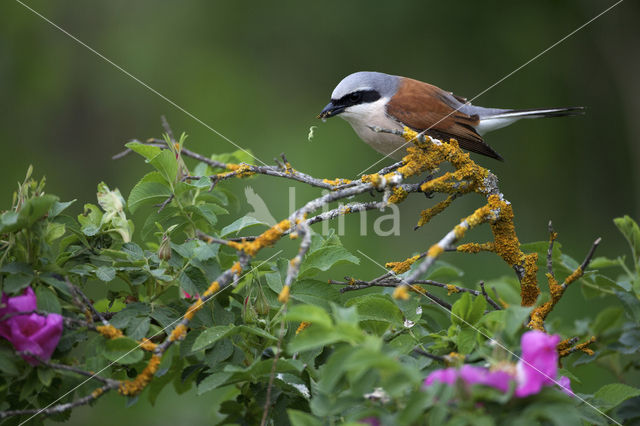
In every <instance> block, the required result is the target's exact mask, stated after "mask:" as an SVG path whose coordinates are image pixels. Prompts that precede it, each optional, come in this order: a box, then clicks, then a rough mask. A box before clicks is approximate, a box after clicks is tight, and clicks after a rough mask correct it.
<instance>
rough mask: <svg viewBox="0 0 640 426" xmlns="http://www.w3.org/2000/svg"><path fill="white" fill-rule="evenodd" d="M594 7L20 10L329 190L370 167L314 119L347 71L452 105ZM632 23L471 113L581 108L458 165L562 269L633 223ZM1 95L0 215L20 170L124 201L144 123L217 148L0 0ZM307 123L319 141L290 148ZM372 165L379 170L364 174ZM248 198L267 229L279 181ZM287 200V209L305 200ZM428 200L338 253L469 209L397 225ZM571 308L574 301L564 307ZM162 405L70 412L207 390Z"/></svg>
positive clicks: (552, 61) (612, 242) (400, 255)
mask: <svg viewBox="0 0 640 426" xmlns="http://www.w3.org/2000/svg"><path fill="white" fill-rule="evenodd" d="M613 3H614V2H613V1H611V2H605V1H591V0H581V1H579V0H575V1H564V2H559V1H551V0H548V1H547V0H545V1H538V2H535V3H523V2H506V1H503V2H499V1H489V2H455V3H453V2H436V1H413V2H409V1H407V2H390V1H387V2H381V1H376V2H374V1H349V2H337V1H324V2H299V1H281V2H277V3H273V2H249V1H233V2H220V1H204V0H201V1H187V2H172V1H138V2H128V1H122V0H112V1H109V2H81V3H78V2H75V1H69V0H65V1H56V2H45V1H42V0H38V1H29V2H27V4H28V5H29V6H30V7H33V8H34V9H35V10H37V11H38V12H40V13H41V14H42V15H43V16H45V17H47V18H48V19H50V20H51V21H53V22H55V23H56V24H57V25H59V26H60V27H62V28H64V29H65V30H66V31H68V32H69V33H71V34H73V35H74V36H76V37H77V38H78V39H79V40H81V41H82V42H84V43H86V44H87V45H89V46H91V47H93V48H94V49H96V50H97V51H98V52H100V53H102V54H103V55H105V56H106V57H107V58H109V59H110V60H112V61H113V62H115V63H116V64H118V65H119V66H121V67H122V68H123V69H125V70H126V71H128V72H129V73H131V74H133V75H135V76H136V77H138V78H139V79H140V80H142V81H144V82H145V83H147V84H148V85H149V86H151V87H153V88H154V89H155V90H157V91H158V92H160V93H162V94H163V95H165V96H166V97H168V98H170V99H171V100H173V101H174V102H175V103H177V104H178V105H180V106H181V107H183V108H184V109H186V110H187V111H189V112H190V113H192V114H193V115H194V116H196V117H198V118H199V119H200V120H202V121H203V122H205V123H207V124H208V125H210V126H211V127H213V128H215V129H217V130H218V131H219V132H221V133H223V134H224V135H225V136H227V137H228V138H230V139H231V140H233V141H234V142H236V143H237V144H238V145H240V146H242V147H244V148H247V149H250V150H251V151H252V152H253V153H254V154H255V155H256V156H257V157H258V158H260V159H262V160H263V161H265V162H267V163H272V159H273V158H274V157H276V156H278V155H279V154H280V153H281V152H285V153H286V154H287V157H288V159H289V160H290V161H291V163H292V164H293V166H294V167H295V168H296V169H298V170H302V171H304V172H307V173H309V174H312V175H314V176H318V177H328V178H333V177H338V176H339V177H347V178H353V177H355V175H356V174H357V173H358V172H360V171H362V170H363V169H365V168H367V167H368V166H369V165H371V164H373V163H374V162H376V161H378V160H379V159H380V158H381V157H380V156H379V154H377V153H376V152H375V151H373V150H372V149H371V148H369V147H368V146H366V145H365V144H363V143H362V142H361V141H360V140H359V139H358V138H357V137H356V135H355V134H354V133H353V131H352V129H351V127H350V126H349V125H348V124H347V123H346V122H344V121H342V120H338V119H335V120H330V121H328V122H327V123H324V124H323V123H320V122H319V121H318V120H316V119H315V116H316V115H317V113H318V112H319V111H320V110H321V109H322V107H323V106H324V105H325V104H326V103H327V102H328V99H329V95H330V93H331V91H332V90H333V87H334V86H335V85H336V84H337V83H338V82H339V81H340V79H342V78H343V77H344V76H346V75H347V74H350V73H352V72H354V71H359V70H376V71H382V72H387V73H391V74H399V75H404V76H408V77H412V78H416V79H419V80H423V81H427V82H430V83H433V84H436V85H438V86H440V87H442V88H444V89H447V90H451V91H453V92H454V93H456V94H458V95H461V96H465V97H468V98H471V97H474V96H475V95H476V94H478V93H480V92H481V91H483V90H484V89H486V88H487V87H489V86H490V85H492V84H494V83H495V82H497V81H498V80H499V79H500V78H502V77H503V76H505V75H507V74H508V73H510V72H511V71H513V70H514V69H516V68H517V67H519V66H520V65H522V64H523V63H525V62H526V61H528V60H529V59H531V58H532V57H534V56H535V55H537V54H538V53H540V52H541V51H543V50H544V49H546V48H547V47H549V46H551V45H552V44H553V43H555V42H556V41H558V40H559V39H561V38H562V37H564V36H565V35H567V34H568V33H570V32H571V31H573V30H574V29H576V28H577V27H579V26H580V25H582V24H584V23H585V22H587V21H588V20H589V19H591V18H592V17H594V16H595V15H597V14H598V13H600V12H601V11H603V10H604V9H605V8H606V7H608V6H609V5H611V4H613ZM638 17H640V5H639V4H638V3H637V2H632V1H627V2H623V3H621V4H620V5H618V6H617V7H616V8H614V9H613V10H611V11H610V12H609V13H607V14H605V15H604V16H602V17H601V18H599V19H598V20H596V21H595V22H593V23H591V24H590V25H588V26H587V27H585V28H584V29H583V30H581V31H579V32H578V33H576V34H575V35H574V36H572V37H570V38H569V39H567V40H566V41H564V42H562V43H560V44H559V45H558V46H557V47H555V48H553V49H552V50H550V51H549V52H547V53H546V54H544V55H542V56H541V57H540V58H538V59H536V60H535V61H533V62H532V63H530V64H529V65H527V66H526V67H524V68H523V69H522V70H520V71H519V72H517V73H516V74H514V75H513V76H511V77H509V78H508V79H506V80H504V81H503V82H501V83H500V84H498V85H497V86H496V87H494V88H493V89H491V90H489V91H488V92H486V93H485V94H483V95H482V96H481V97H479V98H478V99H477V100H475V101H474V103H475V104H477V105H482V106H488V107H510V108H529V107H557V106H576V105H583V106H585V107H586V108H587V114H586V115H585V116H584V117H571V118H565V119H554V120H527V121H524V122H520V123H517V124H515V125H513V126H511V127H509V128H505V129H502V130H499V131H497V132H495V133H491V134H489V135H488V137H487V138H486V139H487V141H488V142H489V143H490V144H491V145H492V146H493V147H494V148H495V149H496V150H497V151H498V152H500V153H501V154H502V156H503V157H504V158H505V159H506V161H505V162H504V163H500V162H497V161H494V160H492V159H488V158H486V157H475V158H476V160H477V161H478V162H480V163H481V164H482V165H484V166H486V167H488V168H490V169H491V170H492V171H493V172H494V173H496V174H497V175H498V177H499V178H500V185H501V189H502V191H503V192H504V194H505V196H506V198H507V199H508V200H510V201H511V202H513V204H514V209H515V214H516V225H517V227H518V228H517V229H518V233H519V236H520V239H521V240H522V241H523V242H525V241H537V240H543V239H546V238H547V230H546V229H547V228H546V226H547V222H548V221H549V219H552V220H553V222H554V225H555V228H556V230H557V231H559V232H560V241H561V242H562V244H563V246H564V250H565V251H566V252H567V253H569V254H571V255H573V256H574V257H576V258H579V259H581V258H582V257H583V255H584V253H586V251H587V250H588V248H589V246H590V244H591V242H592V241H593V240H594V239H595V238H596V237H597V236H602V237H603V239H604V241H603V244H602V245H601V249H599V254H603V255H609V256H616V255H619V254H622V253H623V252H625V251H626V247H625V246H624V242H623V239H622V237H621V236H620V235H619V234H618V233H617V231H616V230H615V228H614V226H613V223H612V219H613V218H614V217H617V216H620V215H623V214H630V215H631V216H632V217H634V218H635V219H636V220H637V219H638V218H639V216H640V196H639V194H640V168H639V167H638V164H640V141H639V139H640V120H638V117H639V116H640V80H639V78H638V76H639V75H640V51H639V50H638V46H639V45H640V31H639V27H638V25H637V19H638ZM0 99H1V100H2V102H0V129H1V130H0V132H1V133H0V135H1V136H2V151H3V152H2V156H1V158H2V160H1V163H0V164H1V167H0V197H1V199H2V200H4V201H3V205H4V206H9V204H10V201H11V198H10V197H11V193H12V192H13V190H14V189H15V186H16V182H17V181H18V180H21V179H22V177H23V175H24V173H25V171H26V169H27V166H28V165H29V164H33V165H34V167H35V170H36V175H37V176H40V175H43V174H44V175H46V176H47V179H48V191H49V192H50V193H55V194H58V195H60V196H61V198H63V199H71V198H78V200H79V203H78V204H76V206H75V207H76V209H77V210H78V212H79V211H80V208H81V205H82V204H83V203H85V202H94V200H95V189H96V185H97V183H98V182H100V181H105V182H106V183H108V184H109V186H111V187H118V188H120V190H121V191H122V192H123V194H124V195H125V197H126V196H127V195H128V193H129V191H130V189H131V188H132V186H133V185H134V183H135V182H136V180H137V179H138V178H140V177H141V176H142V175H143V174H144V173H146V172H147V171H148V170H149V169H148V168H147V167H146V166H145V165H144V163H143V162H142V161H141V160H140V159H139V158H135V157H134V156H129V157H126V158H124V159H121V160H118V161H112V160H111V159H110V158H111V156H112V155H113V154H115V153H117V152H119V151H121V150H122V148H123V144H124V143H125V142H127V141H128V140H129V139H132V138H139V139H146V138H148V137H157V136H160V134H161V132H162V128H161V126H160V115H162V114H164V115H166V116H167V118H168V120H169V122H170V123H171V125H172V127H173V129H174V131H175V132H176V133H180V132H181V131H185V132H187V133H188V134H189V139H188V141H187V147H188V148H190V149H193V150H195V151H198V152H200V153H203V154H209V153H221V152H228V151H233V150H235V149H236V148H235V147H233V146H232V145H231V144H229V143H228V142H226V141H225V140H223V139H222V138H220V137H219V136H217V135H215V134H213V133H212V132H211V131H210V130H208V129H207V128H206V127H205V126H203V125H201V124H199V123H198V122H197V121H195V120H194V119H192V118H190V117H189V116H187V115H186V114H185V113H183V112H181V111H179V110H178V109H176V108H174V107H173V106H171V105H170V104H169V103H168V102H167V101H165V100H163V99H162V98H161V97H159V96H158V95H156V94H154V93H152V92H151V91H149V90H148V89H146V88H145V87H143V86H142V85H140V84H139V83H138V82H136V81H134V80H133V79H132V78H130V77H128V76H127V75H125V74H124V73H123V72H122V71H119V70H117V69H116V68H114V67H113V66H112V65H110V64H108V63H107V62H105V61H104V60H103V59H100V58H99V57H98V56H96V55H95V54H93V53H91V52H90V51H89V50H88V49H87V48H85V47H83V46H81V45H80V44H78V43H77V42H76V41H74V40H73V39H71V38H70V37H69V36H67V35H65V34H63V33H62V32H60V31H59V30H57V29H55V28H54V27H53V26H51V25H50V24H49V23H47V22H45V20H43V19H42V18H41V17H38V16H37V15H35V14H34V13H33V12H31V11H29V10H28V9H27V8H25V7H24V6H22V5H21V4H20V3H18V2H14V1H4V2H2V4H1V5H0ZM312 125H317V126H318V128H317V129H316V131H315V137H314V139H313V140H312V141H311V142H309V141H308V140H307V135H308V132H309V127H310V126H312ZM383 164H388V161H385V162H383V163H379V164H378V166H377V168H380V167H381V166H382V165H383ZM372 171H374V170H371V171H369V172H372ZM247 185H250V186H251V187H252V188H253V189H254V190H255V191H256V193H258V194H259V195H260V196H261V197H263V198H264V199H265V201H267V204H268V205H269V206H270V207H272V209H271V213H272V214H273V215H274V216H275V217H276V218H280V217H283V216H285V215H286V214H287V213H288V204H289V201H288V187H289V185H290V183H289V182H288V181H280V180H276V179H274V178H269V177H259V178H253V179H250V180H243V181H240V182H236V183H231V184H229V187H230V188H232V189H234V190H235V191H236V192H237V194H238V197H239V198H240V200H241V201H242V203H243V205H244V206H245V207H246V209H245V210H244V211H245V212H246V211H249V210H250V209H249V208H248V206H246V202H245V199H244V195H243V189H244V188H245V186H247ZM296 188H297V191H296V196H297V204H298V205H299V204H300V203H302V202H303V201H305V200H308V199H311V198H312V197H315V196H317V194H318V191H317V190H315V189H309V188H306V187H304V186H303V185H296ZM435 201H437V200H427V199H425V198H424V197H414V198H413V199H412V200H409V201H408V202H406V203H404V204H403V205H402V206H401V210H402V222H401V235H400V236H399V237H384V238H381V237H376V236H375V235H374V234H373V227H372V223H373V220H374V218H375V217H377V216H376V214H371V215H370V216H369V223H368V227H367V229H368V235H367V236H361V235H360V233H359V228H360V226H359V220H358V218H357V217H354V218H349V219H347V221H346V235H345V237H344V243H345V245H346V246H347V247H348V248H349V249H350V250H352V251H354V252H355V251H356V250H357V249H361V250H363V251H364V252H366V253H367V255H369V256H371V257H372V258H374V259H376V260H377V261H378V262H380V263H384V262H385V261H389V260H401V259H404V258H405V257H407V256H409V255H411V254H412V253H413V252H417V251H422V250H424V249H425V248H426V247H428V246H429V245H430V244H432V243H433V242H435V241H437V240H438V239H439V238H441V236H442V235H443V234H444V233H445V232H446V231H447V230H448V229H450V228H451V227H452V226H453V225H454V224H456V223H457V221H458V220H459V218H460V217H463V216H465V215H467V214H469V213H471V212H472V211H473V210H474V209H475V208H476V207H478V206H479V205H480V204H481V202H482V200H481V199H479V198H478V197H474V196H469V197H465V198H463V199H460V200H457V201H456V203H455V205H454V206H453V207H452V208H451V211H448V213H447V214H445V215H444V216H442V217H438V218H436V219H435V220H434V221H433V223H432V224H430V225H428V226H426V227H424V228H422V229H420V230H418V231H415V232H414V231H413V226H414V224H415V222H416V220H417V214H418V212H419V211H420V210H421V209H424V208H426V207H428V206H430V205H432V204H433V203H434V202H435ZM231 219H232V218H229V220H231ZM486 238H488V230H487V229H481V230H477V231H474V233H473V234H470V239H472V240H476V241H481V240H483V239H486ZM445 260H446V261H449V262H451V263H454V264H456V265H459V266H461V267H463V268H464V269H465V271H467V273H466V276H465V277H464V278H463V281H464V282H465V283H467V284H469V285H473V284H474V283H476V282H477V280H479V279H490V278H495V277H497V276H499V275H502V274H510V273H511V271H510V270H509V268H508V267H507V266H506V265H505V264H504V263H502V262H501V261H499V260H497V259H495V258H494V256H491V255H486V256H483V255H479V256H476V257H464V256H460V255H455V254H450V255H446V256H445ZM340 272H349V273H351V274H353V275H357V276H360V277H363V278H367V277H368V278H371V277H374V276H377V275H378V274H380V272H382V271H381V270H380V269H379V267H378V266H376V265H375V264H373V263H371V262H370V261H368V260H366V259H365V258H362V261H361V265H360V267H358V268H356V269H355V270H354V269H349V270H345V271H340ZM334 278H340V277H339V276H336V277H334ZM579 291H580V290H579V288H577V287H576V288H572V289H570V291H569V292H568V294H567V295H566V296H565V299H564V300H563V302H562V303H561V305H560V306H559V312H562V315H566V317H567V318H568V320H573V319H575V318H583V317H588V316H589V314H590V313H592V312H593V309H590V308H589V307H587V306H583V304H582V303H583V302H582V297H581V296H580V294H579ZM572 295H573V297H574V300H579V301H580V303H573V304H572V303H571V297H572ZM592 303H607V301H606V300H602V301H601V300H596V301H594V302H592ZM554 315H559V314H558V313H557V312H556V311H554ZM605 376H606V375H605ZM612 380H615V379H612V378H611V377H604V376H603V378H602V381H603V383H606V382H611V381H612ZM578 390H582V391H585V392H588V391H593V389H580V388H579V387H578ZM164 392H165V393H164V394H163V398H164V399H163V398H161V401H160V405H161V407H160V408H159V409H158V408H157V409H156V410H158V411H154V412H153V414H151V412H150V411H148V406H147V404H146V400H145V401H144V402H143V401H142V399H145V398H141V402H140V403H139V404H137V405H136V406H134V407H133V408H131V409H127V410H124V409H120V408H121V407H124V402H123V401H122V400H121V399H120V398H118V397H117V396H116V395H110V396H107V397H106V398H104V399H103V400H101V401H100V402H99V403H98V404H97V406H96V407H94V408H83V409H80V410H77V412H74V414H73V416H72V419H73V421H74V422H75V423H76V424H84V423H85V422H86V421H88V420H89V419H90V420H91V422H92V424H94V425H100V424H113V423H114V421H122V422H125V423H126V424H129V423H134V422H135V423H136V424H139V425H145V424H160V423H162V424H186V423H195V424H198V423H201V422H204V421H205V419H206V418H207V408H206V407H207V397H206V396H205V397H201V398H195V396H194V395H193V394H189V395H190V396H188V397H185V396H181V397H178V396H175V395H173V394H171V393H170V391H168V390H166V391H164ZM185 413H189V414H185ZM172 416H173V417H172ZM194 416H195V417H194ZM158 419H163V420H162V421H160V420H158ZM188 419H189V421H188V422H187V420H188ZM159 421H160V423H158V422H159Z"/></svg>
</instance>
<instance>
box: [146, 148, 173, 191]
mask: <svg viewBox="0 0 640 426" xmlns="http://www.w3.org/2000/svg"><path fill="white" fill-rule="evenodd" d="M149 163H151V165H152V166H153V167H155V168H156V170H158V171H159V172H160V174H162V176H163V177H164V178H165V179H166V181H167V183H169V185H173V184H174V183H175V181H176V176H177V175H178V161H177V160H176V156H175V155H174V154H173V153H172V152H171V151H169V150H168V149H165V150H163V151H162V152H161V153H160V154H158V155H156V156H155V157H153V158H152V159H151V160H150V161H149Z"/></svg>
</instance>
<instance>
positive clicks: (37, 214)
mask: <svg viewBox="0 0 640 426" xmlns="http://www.w3.org/2000/svg"><path fill="white" fill-rule="evenodd" d="M57 200H58V197H56V196H55V195H48V194H47V195H42V196H40V197H34V198H30V199H28V200H27V201H26V202H25V203H24V204H23V205H22V208H21V209H20V211H19V212H17V213H16V212H5V213H3V214H2V216H1V217H0V232H2V233H7V232H16V231H19V230H21V229H24V228H28V227H30V226H31V225H33V224H34V223H36V222H37V221H39V220H40V219H43V218H44V217H45V216H46V215H47V213H48V212H49V209H50V208H51V206H53V204H54V203H55V202H56V201H57Z"/></svg>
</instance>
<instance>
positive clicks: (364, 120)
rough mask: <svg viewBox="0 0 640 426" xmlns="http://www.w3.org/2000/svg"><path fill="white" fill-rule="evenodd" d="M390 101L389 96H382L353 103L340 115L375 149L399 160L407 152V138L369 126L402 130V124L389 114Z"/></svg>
mask: <svg viewBox="0 0 640 426" xmlns="http://www.w3.org/2000/svg"><path fill="white" fill-rule="evenodd" d="M388 101H389V98H380V99H378V100H377V101H375V102H369V103H364V104H359V105H353V106H350V107H349V108H347V109H346V110H345V111H344V112H343V113H342V114H340V117H342V118H344V119H345V120H346V121H348V122H349V124H351V127H353V130H354V131H355V132H356V133H357V134H358V136H359V137H360V139H362V140H363V141H364V142H366V143H367V144H369V146H371V147H372V148H373V149H375V150H376V151H378V152H379V153H381V154H384V155H388V156H390V157H391V158H394V159H397V160H399V159H402V157H403V156H404V155H405V154H406V147H407V146H408V144H407V143H406V142H405V140H404V139H403V138H402V137H400V136H397V135H392V134H390V133H377V132H374V131H373V130H371V129H370V128H369V126H374V127H375V126H378V127H381V128H383V129H396V130H402V125H401V124H400V123H399V122H397V121H396V120H394V119H392V118H391V117H389V116H388V115H387V111H386V105H387V102H388Z"/></svg>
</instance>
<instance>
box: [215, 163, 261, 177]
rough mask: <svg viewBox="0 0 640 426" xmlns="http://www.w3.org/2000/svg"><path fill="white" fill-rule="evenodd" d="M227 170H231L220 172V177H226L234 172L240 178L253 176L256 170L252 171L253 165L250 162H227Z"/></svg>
mask: <svg viewBox="0 0 640 426" xmlns="http://www.w3.org/2000/svg"><path fill="white" fill-rule="evenodd" d="M227 170H229V172H226V173H220V174H218V177H220V178H225V177H227V176H229V175H230V174H232V173H233V174H234V175H235V176H237V177H239V178H243V177H247V176H252V175H254V174H255V172H252V171H251V166H250V165H248V164H233V163H229V164H227Z"/></svg>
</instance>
